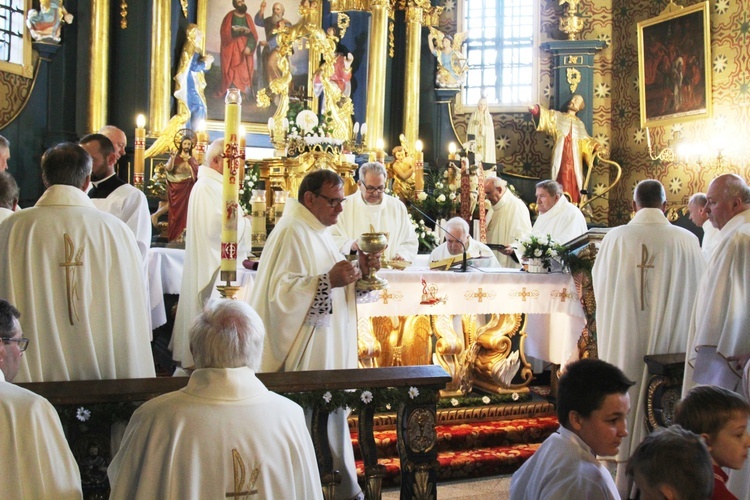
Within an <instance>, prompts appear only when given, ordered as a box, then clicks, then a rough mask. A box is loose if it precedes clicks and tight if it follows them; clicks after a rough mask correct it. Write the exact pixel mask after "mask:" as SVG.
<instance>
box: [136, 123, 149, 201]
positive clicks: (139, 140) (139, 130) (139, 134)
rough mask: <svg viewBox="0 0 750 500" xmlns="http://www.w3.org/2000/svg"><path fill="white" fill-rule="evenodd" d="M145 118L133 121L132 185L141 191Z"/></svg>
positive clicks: (144, 163)
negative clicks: (133, 155)
mask: <svg viewBox="0 0 750 500" xmlns="http://www.w3.org/2000/svg"><path fill="white" fill-rule="evenodd" d="M145 127H146V117H145V116H143V115H138V117H137V118H136V119H135V144H134V146H135V157H134V158H133V185H134V186H135V187H137V188H138V189H143V170H144V167H145V165H146V155H145V152H146V128H145Z"/></svg>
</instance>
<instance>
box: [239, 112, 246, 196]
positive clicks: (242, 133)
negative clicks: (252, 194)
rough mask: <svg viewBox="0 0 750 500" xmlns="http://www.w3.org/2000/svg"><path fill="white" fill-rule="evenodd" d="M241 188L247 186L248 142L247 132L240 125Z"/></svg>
mask: <svg viewBox="0 0 750 500" xmlns="http://www.w3.org/2000/svg"><path fill="white" fill-rule="evenodd" d="M239 133H240V159H241V162H240V186H243V185H244V184H245V156H246V152H245V149H247V140H246V138H245V135H246V134H247V132H246V131H245V126H244V125H240V132H239Z"/></svg>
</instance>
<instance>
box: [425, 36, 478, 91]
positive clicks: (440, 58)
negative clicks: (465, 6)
mask: <svg viewBox="0 0 750 500" xmlns="http://www.w3.org/2000/svg"><path fill="white" fill-rule="evenodd" d="M429 28H430V34H429V35H428V36H427V43H428V44H429V46H430V52H432V55H434V56H435V57H437V62H438V70H437V75H436V77H435V83H436V84H437V86H438V87H448V88H451V87H453V88H455V87H460V86H461V83H462V82H463V79H464V74H465V73H466V71H467V70H468V69H469V66H468V64H467V63H466V57H465V56H464V55H463V53H461V46H462V45H463V43H464V40H465V39H466V32H464V33H457V34H456V37H455V39H453V40H452V39H451V37H450V36H448V35H446V34H445V33H443V32H441V31H438V30H436V29H435V28H433V27H431V26H430V27H429Z"/></svg>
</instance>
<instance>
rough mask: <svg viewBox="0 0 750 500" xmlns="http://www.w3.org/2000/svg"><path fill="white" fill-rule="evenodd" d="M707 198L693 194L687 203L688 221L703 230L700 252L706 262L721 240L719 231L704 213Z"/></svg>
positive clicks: (703, 195) (702, 194) (701, 194)
mask: <svg viewBox="0 0 750 500" xmlns="http://www.w3.org/2000/svg"><path fill="white" fill-rule="evenodd" d="M707 203H708V198H706V195H705V194H704V193H695V194H694V195H692V196H691V197H690V200H689V201H688V206H687V207H688V214H689V218H690V220H691V221H692V222H693V224H695V225H696V226H698V227H699V228H701V229H703V240H702V241H701V252H702V253H703V257H705V259H706V262H708V261H710V260H711V255H713V252H714V248H716V245H718V244H719V241H720V240H721V233H720V231H719V230H718V229H717V228H715V227H714V225H713V223H712V222H711V221H710V220H708V214H707V213H706V204H707Z"/></svg>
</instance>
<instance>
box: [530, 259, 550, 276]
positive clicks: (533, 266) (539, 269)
mask: <svg viewBox="0 0 750 500" xmlns="http://www.w3.org/2000/svg"><path fill="white" fill-rule="evenodd" d="M545 264H546V263H545V262H544V259H537V258H533V259H526V270H527V271H528V272H530V273H548V272H550V268H549V265H545Z"/></svg>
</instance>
